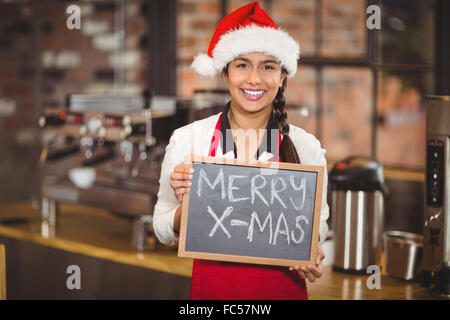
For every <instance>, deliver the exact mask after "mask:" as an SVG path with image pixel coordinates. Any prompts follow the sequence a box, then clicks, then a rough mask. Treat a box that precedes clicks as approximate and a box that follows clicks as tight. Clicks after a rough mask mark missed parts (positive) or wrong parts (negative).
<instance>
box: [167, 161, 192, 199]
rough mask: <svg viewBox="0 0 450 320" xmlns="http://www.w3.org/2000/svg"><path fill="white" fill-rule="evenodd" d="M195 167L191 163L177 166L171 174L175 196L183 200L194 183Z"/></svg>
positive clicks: (171, 184)
mask: <svg viewBox="0 0 450 320" xmlns="http://www.w3.org/2000/svg"><path fill="white" fill-rule="evenodd" d="M193 173H194V169H193V168H192V167H191V165H182V166H176V167H175V168H174V169H173V171H172V173H171V174H170V186H171V187H172V189H173V192H174V193H175V198H177V200H178V201H180V202H183V195H184V194H185V193H188V192H189V190H190V188H191V185H192V174H193Z"/></svg>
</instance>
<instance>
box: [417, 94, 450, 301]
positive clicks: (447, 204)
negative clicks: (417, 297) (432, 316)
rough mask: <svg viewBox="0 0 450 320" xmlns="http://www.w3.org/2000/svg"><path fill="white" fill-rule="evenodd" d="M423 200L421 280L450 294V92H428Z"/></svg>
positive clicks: (442, 293)
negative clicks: (437, 93)
mask: <svg viewBox="0 0 450 320" xmlns="http://www.w3.org/2000/svg"><path fill="white" fill-rule="evenodd" d="M424 200H425V207H424V223H425V224H424V243H423V256H422V270H423V280H422V284H423V285H424V286H432V292H433V294H434V295H438V296H440V297H446V298H450V96H427V127H426V177H425V199H424Z"/></svg>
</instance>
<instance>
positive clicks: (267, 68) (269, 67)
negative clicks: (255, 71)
mask: <svg viewBox="0 0 450 320" xmlns="http://www.w3.org/2000/svg"><path fill="white" fill-rule="evenodd" d="M263 69H264V70H274V67H272V66H269V65H266V66H263Z"/></svg>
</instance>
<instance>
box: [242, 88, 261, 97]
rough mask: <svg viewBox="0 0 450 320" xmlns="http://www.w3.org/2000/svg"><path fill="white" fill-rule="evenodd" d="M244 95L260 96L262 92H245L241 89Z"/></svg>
mask: <svg viewBox="0 0 450 320" xmlns="http://www.w3.org/2000/svg"><path fill="white" fill-rule="evenodd" d="M242 90H243V91H244V92H245V93H246V94H248V95H251V96H260V95H262V94H263V93H264V90H261V91H249V90H245V89H242Z"/></svg>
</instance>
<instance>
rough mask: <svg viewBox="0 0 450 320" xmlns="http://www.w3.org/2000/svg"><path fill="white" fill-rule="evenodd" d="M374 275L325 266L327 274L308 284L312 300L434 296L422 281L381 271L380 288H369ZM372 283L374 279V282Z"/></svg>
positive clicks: (417, 298)
mask: <svg viewBox="0 0 450 320" xmlns="http://www.w3.org/2000/svg"><path fill="white" fill-rule="evenodd" d="M370 276H371V274H362V275H357V274H349V273H344V272H337V271H333V269H332V266H331V265H327V266H325V267H324V272H323V275H322V277H321V278H320V279H318V280H317V281H316V282H314V283H308V293H309V298H310V299H311V300H429V299H434V298H433V296H432V295H431V294H430V292H429V289H427V288H422V287H421V285H420V284H419V283H418V282H415V281H406V280H401V279H396V278H393V277H390V276H388V275H386V273H385V272H383V271H382V272H381V281H380V284H381V286H380V289H375V288H374V289H372V290H371V289H369V288H368V286H367V280H368V279H369V277H370ZM370 283H372V281H370Z"/></svg>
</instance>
